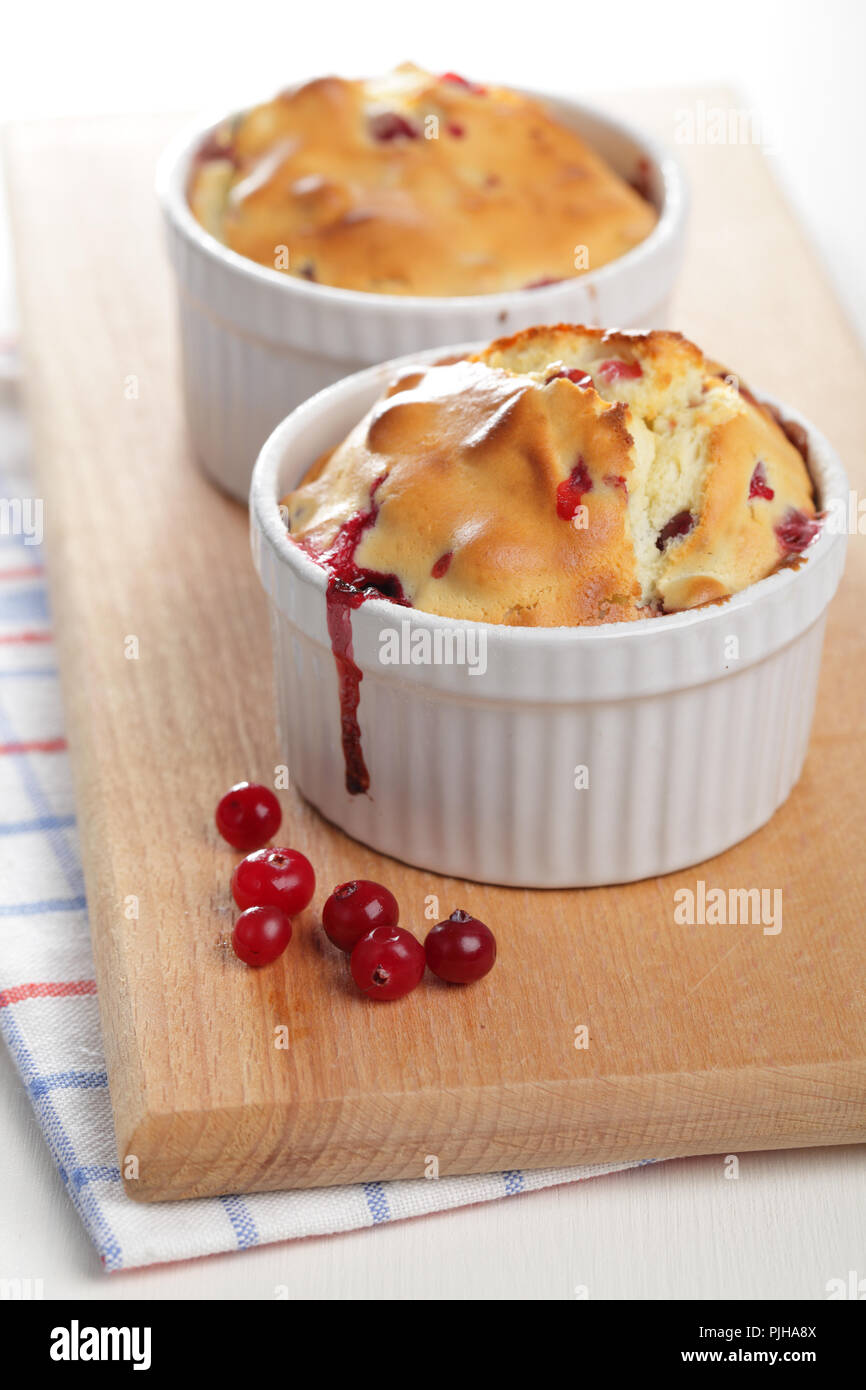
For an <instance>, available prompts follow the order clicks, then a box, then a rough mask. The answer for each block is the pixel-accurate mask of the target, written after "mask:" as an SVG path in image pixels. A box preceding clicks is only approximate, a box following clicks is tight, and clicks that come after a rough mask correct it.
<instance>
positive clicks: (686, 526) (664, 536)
mask: <svg viewBox="0 0 866 1390" xmlns="http://www.w3.org/2000/svg"><path fill="white" fill-rule="evenodd" d="M694 524H695V518H694V516H693V514H692V513H691V512H688V511H686V512H677V514H676V516H672V517H671V519H670V521H666V522H665V524H664V526H663V527H662V529H661V530H660V531H659V533H658V535H657V536H656V550H664V548H665V546H666V545H667V543H668V541H672V540H676V538H677V537H678V536H687V535H688V534H689V531H691V530H692V528H693V527H694Z"/></svg>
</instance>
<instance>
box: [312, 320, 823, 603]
mask: <svg viewBox="0 0 866 1390" xmlns="http://www.w3.org/2000/svg"><path fill="white" fill-rule="evenodd" d="M285 504H286V506H287V508H288V515H289V532H290V534H291V536H292V537H293V538H294V539H295V540H296V541H297V542H298V543H299V544H301V545H302V546H303V548H304V549H305V550H306V551H307V552H308V553H309V554H311V555H312V556H313V557H314V558H316V559H318V560H319V561H320V562H321V563H323V564H324V565H325V567H326V568H328V569H329V571H330V573H331V574H332V576H334V577H336V578H337V579H339V580H341V581H343V582H348V583H350V584H353V585H355V586H356V587H357V588H358V589H359V590H361V591H363V590H369V591H371V592H378V593H383V594H385V595H386V596H389V597H392V598H397V600H398V601H399V602H404V603H408V604H411V605H413V606H415V607H417V608H420V609H423V610H424V611H427V612H431V613H437V614H440V615H442V616H443V617H452V618H467V619H473V620H476V621H486V622H492V623H503V624H510V625H516V626H532V627H534V626H545V627H549V626H561V625H575V624H597V623H605V622H619V621H627V620H634V619H645V618H651V617H653V616H655V615H656V614H658V613H661V612H671V611H674V610H677V609H682V608H692V607H695V606H697V605H699V604H702V603H707V602H712V601H715V600H719V599H723V598H725V597H727V596H729V595H730V594H732V593H736V592H737V591H739V590H740V589H743V588H745V587H747V586H748V585H749V584H752V583H754V582H756V581H757V580H758V579H761V578H764V577H765V576H766V575H768V574H770V573H772V572H773V570H775V569H777V568H778V567H779V565H780V564H782V563H783V562H784V561H785V560H786V559H787V558H788V557H789V556H790V555H791V554H795V553H799V552H801V551H802V550H803V549H805V548H806V546H807V545H808V544H809V543H810V542H811V540H812V539H814V536H815V535H816V534H817V531H818V527H819V521H818V518H817V517H816V512H815V502H814V496H813V488H812V482H811V478H810V476H809V471H808V467H807V461H806V459H805V458H804V457H803V455H802V454H801V452H800V451H799V450H798V449H797V448H796V447H795V445H794V444H793V443H792V442H791V440H790V439H789V438H788V437H787V435H786V433H785V429H784V428H783V427H782V425H780V423H779V422H778V420H777V419H776V418H774V415H773V413H772V412H771V411H770V410H769V409H768V408H765V407H763V406H762V405H760V404H759V403H758V402H757V401H756V400H755V398H754V397H753V396H752V395H751V394H750V393H749V392H748V391H746V390H745V389H743V390H738V388H737V387H736V385H734V384H731V382H729V381H727V380H725V379H724V378H723V377H722V375H721V374H720V369H719V368H718V367H716V366H714V364H712V363H711V362H708V361H707V360H706V359H705V358H704V356H703V354H702V353H701V352H700V350H699V349H698V348H697V347H695V345H694V344H693V343H690V342H689V341H688V340H687V339H685V338H683V337H682V336H681V335H679V334H675V333H661V332H653V333H645V334H630V333H620V332H609V333H608V332H604V331H603V330H600V329H588V328H581V327H573V326H570V325H559V326H558V327H553V328H535V329H528V330H525V331H524V332H522V333H518V334H516V335H515V336H514V337H512V338H506V339H501V340H498V341H497V342H494V343H492V344H491V345H490V346H489V347H487V348H486V349H485V350H484V351H483V352H481V353H479V354H477V355H476V356H475V357H473V358H471V359H469V360H463V361H457V362H449V363H447V364H439V365H434V366H428V367H415V366H413V367H411V368H408V369H406V370H404V372H403V373H402V374H401V375H400V376H399V377H398V378H397V379H396V380H395V381H394V382H393V383H392V385H391V386H390V388H389V390H388V392H387V394H386V396H385V397H384V398H383V399H382V400H380V401H379V402H377V403H376V404H375V405H374V406H373V408H372V409H371V410H370V411H369V412H368V414H367V415H366V416H365V418H364V419H363V420H361V421H360V422H359V424H358V425H357V426H356V427H355V429H354V430H353V431H352V433H351V434H350V435H349V437H348V438H347V439H346V440H345V441H344V442H343V443H342V444H340V445H339V446H338V447H337V448H336V449H334V450H333V451H332V452H331V453H330V454H329V455H328V456H326V457H325V458H323V459H320V460H319V461H318V462H317V464H315V465H314V467H313V468H312V469H311V470H310V471H309V473H308V474H307V476H306V477H305V479H304V480H303V482H302V484H301V486H300V487H299V488H298V489H296V491H295V492H293V493H291V494H289V496H288V497H287V498H286V499H285ZM446 556H447V563H444V564H443V563H442V561H443V557H446Z"/></svg>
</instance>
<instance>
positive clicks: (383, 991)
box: [349, 927, 426, 999]
mask: <svg viewBox="0 0 866 1390" xmlns="http://www.w3.org/2000/svg"><path fill="white" fill-rule="evenodd" d="M425 963H426V958H425V955H424V947H423V946H422V945H421V943H420V941H416V940H415V937H414V936H413V935H412V933H411V932H408V931H404V929H403V928H402V927H374V928H373V930H372V931H370V932H367V935H366V936H362V937H361V940H360V941H359V942H358V943H357V945H356V946H355V948H354V950H353V951H352V955H351V958H350V961H349V965H350V968H351V971H352V978H353V980H354V981H355V984H356V985H357V986H358V988H359V989H360V990H362V991H363V992H364V994H366V995H367V998H368V999H402V997H403V995H404V994H408V993H409V992H410V991H411V990H413V989H414V988H415V986H416V985H417V984H419V983H420V980H421V976H422V975H423V974H424V965H425Z"/></svg>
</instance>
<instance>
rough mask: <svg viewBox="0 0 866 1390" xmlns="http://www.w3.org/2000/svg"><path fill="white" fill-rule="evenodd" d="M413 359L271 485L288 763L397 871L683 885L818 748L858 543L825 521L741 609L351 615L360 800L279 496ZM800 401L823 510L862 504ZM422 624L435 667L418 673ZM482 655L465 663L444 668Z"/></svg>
mask: <svg viewBox="0 0 866 1390" xmlns="http://www.w3.org/2000/svg"><path fill="white" fill-rule="evenodd" d="M466 350H467V349H466V348H465V346H464V347H461V348H453V349H451V351H453V352H454V353H459V352H464V351H466ZM438 355H439V354H438V353H426V354H418V355H416V356H415V358H414V360H416V361H417V360H430V359H431V358H432V357H436V356H438ZM410 360H411V359H410ZM399 365H400V364H396V363H390V364H385V365H383V366H380V367H376V368H374V369H372V370H368V371H365V372H361V373H359V374H358V375H356V376H353V377H350V378H348V379H347V380H345V381H342V382H340V383H338V384H337V385H335V386H332V387H330V388H328V389H327V390H325V391H323V392H321V393H320V394H318V395H317V396H315V397H314V398H313V399H312V400H309V401H307V402H306V403H305V404H304V405H302V406H301V407H299V408H298V409H297V410H295V411H294V412H293V414H291V415H290V416H289V418H288V419H287V420H285V421H284V422H283V423H282V424H281V425H280V426H279V427H278V428H277V429H276V430H275V431H274V433H273V434H272V435H271V437H270V439H269V440H268V441H267V443H266V445H265V447H264V448H263V450H262V452H261V455H260V457H259V460H258V463H257V465H256V469H255V473H254V476H253V482H252V490H251V495H250V507H251V517H250V520H251V532H252V544H253V553H254V557H255V561H256V565H257V568H258V572H259V574H260V577H261V580H262V584H263V585H264V588H265V590H266V592H267V594H268V599H269V604H270V611H271V624H272V632H273V643H274V660H275V666H276V688H277V699H278V718H279V738H280V750H281V759H282V760H283V761H284V762H285V763H286V764H287V765H288V767H289V769H290V772H291V775H292V776H293V777H294V779H295V781H296V783H297V785H298V786H299V787H300V789H301V791H302V792H303V794H304V795H305V796H306V797H307V798H308V800H309V801H311V802H312V803H313V805H314V806H317V807H318V808H319V810H320V811H321V812H322V813H323V815H325V816H327V818H328V819H329V820H331V821H333V822H335V823H336V824H337V825H339V826H341V827H342V828H343V829H344V830H346V831H347V832H348V833H349V834H350V835H354V836H355V837H357V839H359V840H363V841H364V842H365V843H366V844H369V845H372V846H373V847H374V848H375V849H378V850H381V851H383V852H385V853H387V854H391V855H395V856H396V857H397V858H398V859H404V860H407V861H408V862H409V863H411V864H417V865H420V866H422V867H424V868H428V869H433V870H436V871H437V872H439V873H443V874H451V875H454V876H457V877H461V878H472V879H481V880H485V881H490V882H494V883H502V884H513V885H517V886H523V887H555V886H558V887H565V886H575V887H576V886H580V885H588V884H598V883H617V882H625V881H627V880H631V879H638V878H644V877H647V876H648V875H652V874H663V873H667V872H669V871H671V870H674V869H678V868H682V867H684V866H685V865H689V864H694V863H698V862H699V861H701V860H703V859H707V858H709V857H710V856H712V855H714V854H718V853H719V852H720V851H722V850H724V849H727V848H728V846H730V845H732V844H734V843H736V841H738V840H742V839H743V838H744V837H745V836H747V835H749V834H751V833H752V831H754V830H757V829H758V827H759V826H761V825H763V824H764V822H765V821H767V820H768V819H769V818H770V816H771V815H772V814H773V812H774V811H775V810H776V808H777V807H778V806H780V805H781V803H782V802H783V801H784V800H785V798H786V797H787V795H788V793H789V792H790V790H791V788H792V787H793V785H794V783H795V782H796V780H797V778H798V777H799V775H800V771H801V768H802V766H803V760H804V758H805V755H806V748H807V744H808V741H809V731H810V727H811V723H812V714H813V709H814V702H815V690H816V686H817V681H818V672H819V667H820V662H821V647H822V642H823V637H824V626H825V619H826V612H827V606H828V604H829V602H830V600H831V598H832V597H833V594H834V593H835V590H836V587H837V585H838V582H839V578H840V575H841V573H842V568H843V564H844V557H845V545H846V536H845V535H844V534H840V533H838V532H834V531H833V530H831V529H829V528H828V527H826V526H825V527H823V528H822V530H821V532H820V533H819V535H818V537H817V538H816V540H815V541H813V543H812V544H811V545H810V546H809V548H808V550H807V551H806V553H805V558H804V559H803V560H801V561H800V562H799V564H798V565H797V566H793V567H784V568H782V569H780V570H778V571H777V572H776V573H775V574H773V575H770V576H769V577H768V578H767V579H764V580H761V582H760V583H758V584H754V585H752V586H751V587H750V588H748V589H745V590H743V591H742V592H741V593H739V594H735V595H734V596H733V597H732V598H730V599H728V600H727V601H725V602H724V603H720V604H713V605H710V606H707V607H703V608H698V609H692V610H689V611H685V612H681V613H674V614H670V615H667V616H664V617H660V618H655V619H653V620H651V621H648V622H635V623H616V624H606V625H603V626H599V627H583V628H579V627H574V628H517V627H504V626H497V625H492V624H487V623H466V622H460V621H457V620H453V619H445V618H441V617H437V616H434V615H433V614H429V613H422V612H420V611H418V610H416V609H406V608H402V607H399V606H397V605H394V604H392V603H390V602H388V601H387V600H386V599H372V600H369V601H366V602H364V603H363V604H362V605H361V607H360V608H358V609H357V610H356V611H354V612H352V614H351V624H352V641H353V648H354V651H353V656H354V661H355V662H356V664H357V665H358V667H359V668H360V670H361V671H362V673H363V678H362V680H361V683H360V687H359V690H360V706H359V711H358V719H359V725H360V738H361V747H362V749H363V756H364V759H365V762H366V765H367V768H368V769H369V773H370V789H369V793H368V794H361V795H353V794H350V793H349V792H348V791H347V789H346V776H345V768H344V754H343V748H342V745H341V727H340V699H339V693H338V682H337V673H336V667H335V660H334V655H333V652H332V647H331V641H330V638H329V634H328V628H327V622H326V604H325V591H326V586H327V575H326V573H325V571H324V570H323V569H322V568H321V567H320V566H319V565H317V564H316V563H315V562H314V561H313V560H311V559H310V558H309V557H308V556H307V555H306V554H304V553H303V551H301V550H300V549H299V548H298V547H297V546H296V545H295V544H294V543H293V542H292V541H291V540H289V538H288V536H287V533H286V528H285V525H284V521H283V518H282V517H281V515H280V510H279V506H278V502H279V499H280V498H281V497H283V496H285V494H286V492H288V491H289V490H290V489H291V488H292V487H294V486H295V485H296V484H297V482H298V481H299V480H300V478H301V477H302V475H303V474H304V472H305V471H306V469H307V468H308V467H309V465H310V464H311V463H312V462H313V461H314V460H315V459H316V458H317V457H318V456H319V455H320V454H321V453H322V452H323V451H324V450H326V449H328V448H330V447H332V446H333V445H335V444H337V443H338V442H339V441H340V440H341V439H342V438H343V437H344V436H345V435H346V434H348V432H349V430H350V428H351V427H352V426H353V425H354V424H356V423H357V421H358V420H359V419H360V418H361V416H362V415H363V414H364V413H365V412H366V411H367V409H368V408H369V407H370V405H371V404H372V403H373V401H374V400H375V399H377V398H378V396H379V395H380V394H381V393H382V391H383V389H384V387H385V385H386V383H387V382H388V380H389V379H390V378H391V377H392V375H393V374H394V372H395V370H396V368H397V367H398V366H399ZM781 408H782V410H783V413H784V414H785V416H786V417H787V418H788V419H791V420H793V421H796V422H798V423H799V424H802V425H803V426H804V427H805V428H806V430H807V433H808V438H809V458H810V468H811V471H812V475H813V478H814V480H815V483H816V486H817V489H818V494H819V499H820V505H821V507H823V508H825V509H826V508H827V507H828V506H830V505H831V504H832V503H834V502H835V503H836V504H837V505H838V506H842V507H845V506H847V498H848V482H847V479H846V476H845V472H844V469H843V468H842V465H841V463H840V462H839V459H838V458H837V456H836V454H835V453H834V451H833V450H832V448H831V447H830V445H829V444H828V442H827V440H826V439H824V438H823V436H822V435H820V434H819V433H818V432H817V431H816V430H815V429H813V428H812V427H811V426H810V425H809V424H808V422H807V421H806V420H804V419H803V418H802V417H801V416H800V415H799V414H798V413H797V411H796V410H793V409H789V408H788V407H787V406H783V407H781ZM404 623H408V624H409V629H408V633H407V636H406V637H404V632H406V629H403V627H402V624H404ZM421 629H423V630H425V631H426V632H427V633H428V634H429V638H428V639H426V643H427V650H428V652H429V656H430V659H429V660H427V661H422V662H419V663H418V664H414V662H413V661H412V660H411V651H412V634H413V633H415V632H417V631H419V630H421ZM470 630H472V631H471V634H470ZM437 631H438V633H439V638H438V639H437V637H436V633H437ZM395 634H396V637H395ZM461 634H462V638H461ZM482 635H483V644H482V645H483V648H484V669H483V671H482V670H481V669H480V666H481V662H480V661H479V660H478V659H477V655H478V641H479V638H480V637H481V636H482ZM470 636H471V640H470ZM395 641H396V646H395ZM437 642H438V654H439V657H440V658H441V659H440V660H438V661H437V660H436V654H437ZM461 643H462V648H463V651H464V654H465V657H466V659H465V660H464V661H463V662H462V663H461V662H459V661H452V662H451V663H449V662H448V661H447V660H445V659H444V658H445V657H446V656H447V653H448V652H449V651H450V652H451V654H452V657H453V656H455V655H457V656H459V655H460V649H461ZM417 645H418V646H419V647H423V639H422V640H421V641H419V643H418V644H417ZM386 650H387V651H388V653H389V663H390V660H391V658H392V657H393V654H394V652H395V651H398V650H399V651H400V652H401V653H402V654H403V656H404V657H408V658H410V659H407V660H402V659H401V661H400V662H399V663H398V664H385V662H384V660H383V658H384V654H385V652H386ZM473 662H474V669H473Z"/></svg>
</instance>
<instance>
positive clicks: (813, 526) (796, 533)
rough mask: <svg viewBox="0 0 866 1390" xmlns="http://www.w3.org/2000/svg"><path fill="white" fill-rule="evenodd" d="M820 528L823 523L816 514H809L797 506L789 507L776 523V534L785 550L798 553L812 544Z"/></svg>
mask: <svg viewBox="0 0 866 1390" xmlns="http://www.w3.org/2000/svg"><path fill="white" fill-rule="evenodd" d="M820 529H821V523H820V521H819V520H818V518H817V517H816V516H807V515H806V513H805V512H801V511H799V510H798V508H797V507H789V508H788V510H787V511H786V513H785V515H784V516H783V517H782V520H781V521H779V522H777V524H776V535H777V536H778V538H779V544H780V545H781V547H782V549H783V550H785V551H787V552H789V553H790V554H796V553H797V552H798V551H800V550H805V549H806V546H807V545H811V543H812V541H813V540H814V539H815V537H816V536H817V534H818V532H819V531H820Z"/></svg>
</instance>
